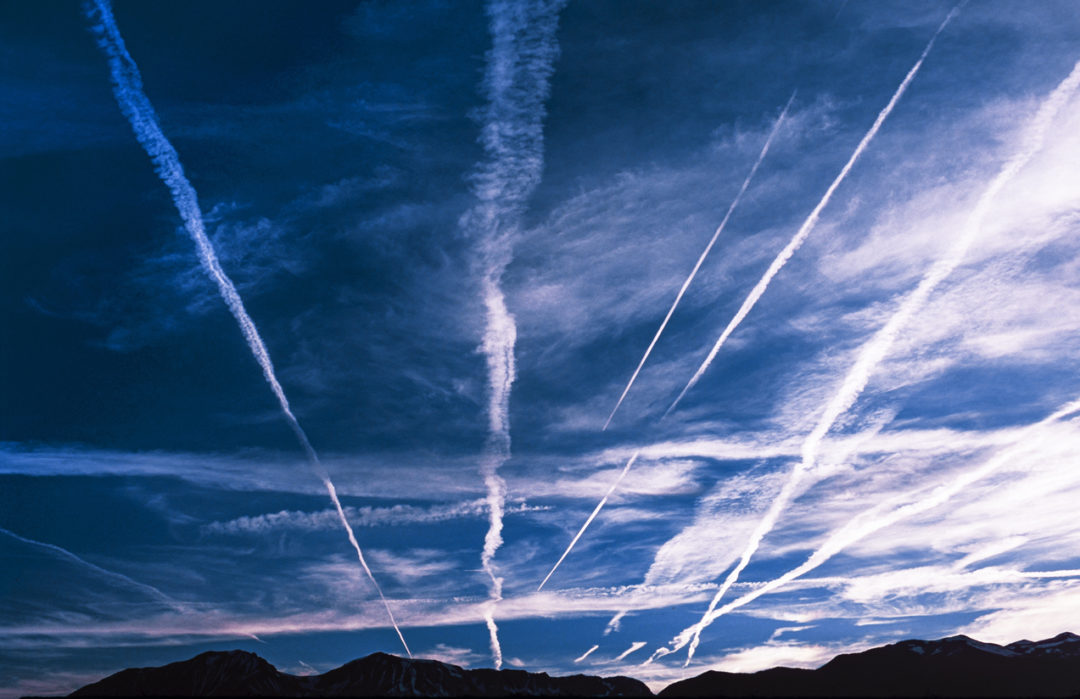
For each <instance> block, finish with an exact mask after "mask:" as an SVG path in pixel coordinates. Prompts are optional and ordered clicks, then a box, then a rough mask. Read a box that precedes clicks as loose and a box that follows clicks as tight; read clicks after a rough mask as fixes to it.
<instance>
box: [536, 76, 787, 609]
mask: <svg viewBox="0 0 1080 699" xmlns="http://www.w3.org/2000/svg"><path fill="white" fill-rule="evenodd" d="M796 92H798V90H796V91H793V92H792V93H791V97H789V98H788V101H787V104H785V105H784V109H783V111H782V112H780V116H779V117H778V118H777V119H776V123H775V124H773V128H772V131H770V132H769V136H768V138H766V139H765V145H764V146H763V147H762V148H761V153H760V154H759V155H758V158H757V160H756V161H755V162H754V166H753V167H751V168H750V174H748V175H747V176H746V179H745V180H743V183H742V187H741V188H740V189H739V192H738V193H737V194H736V195H735V198H734V199H733V200H732V202H731V205H730V206H729V207H728V210H727V213H726V214H724V219H723V220H722V221H721V222H720V225H719V226H718V227H717V228H716V232H715V233H713V237H712V239H711V240H710V241H709V244H708V245H706V246H705V250H704V251H702V253H701V256H700V257H698V260H697V264H695V265H694V269H692V270H691V271H690V276H689V277H687V278H686V281H685V282H683V285H682V288H681V289H679V293H678V294H677V295H676V296H675V302H674V303H672V304H671V308H669V309H668V312H667V315H666V316H665V317H664V320H663V322H662V323H660V328H659V329H658V330H657V331H656V335H654V336H653V339H652V342H650V343H649V347H648V349H646V350H645V355H644V356H643V357H642V358H641V361H640V362H638V365H637V369H635V370H634V374H633V376H631V377H630V381H629V383H627V384H626V388H624V389H623V392H622V395H621V396H619V400H618V402H617V403H615V408H614V409H613V410H612V411H611V415H608V419H607V422H605V423H604V430H606V429H607V428H608V425H610V424H611V419H612V418H613V417H615V411H617V410H618V409H619V406H620V405H622V402H623V399H624V398H626V394H627V393H628V392H629V391H630V387H631V386H633V385H634V380H635V379H637V375H638V373H639V372H640V371H641V367H643V366H644V365H645V360H646V359H648V358H649V354H650V353H651V352H652V350H653V347H654V346H655V345H656V341H657V340H659V339H660V334H661V333H663V332H664V328H665V327H667V324H668V321H669V320H670V319H671V315H672V314H673V313H674V312H675V307H676V306H678V305H679V301H680V300H682V297H683V294H685V293H686V289H687V288H688V287H689V286H690V282H692V281H693V280H694V277H695V276H696V275H697V272H698V269H699V268H700V267H701V264H702V263H703V262H704V261H705V258H706V257H707V256H708V254H709V251H710V250H712V247H713V245H714V244H715V243H716V240H717V238H719V237H720V234H721V233H722V232H723V231H724V227H725V226H727V222H728V219H729V218H731V214H732V213H733V212H734V211H735V208H736V207H737V206H738V205H739V201H740V200H741V199H742V196H743V194H744V193H745V192H746V188H747V187H749V186H750V180H752V179H753V178H754V173H756V172H757V170H758V168H759V167H760V166H761V163H762V161H764V160H765V156H766V155H767V154H768V152H769V146H770V145H771V144H772V142H773V139H774V138H775V137H776V134H777V132H779V130H780V126H781V125H782V124H783V123H784V118H785V117H786V116H787V113H788V110H789V109H791V104H792V102H794V101H795V94H796ZM601 431H603V430H601ZM640 453H641V450H640V449H639V450H638V451H637V452H635V453H634V455H633V456H631V457H630V460H629V461H628V462H627V463H626V466H625V467H624V468H623V470H622V473H620V474H619V477H618V478H617V479H616V480H615V483H613V484H612V486H611V488H609V489H608V491H607V493H605V494H604V497H603V498H601V499H600V502H599V503H598V504H597V505H596V508H595V509H594V510H593V511H592V514H590V515H589V517H588V519H586V520H585V524H583V525H581V529H580V530H579V531H578V533H577V536H575V537H574V538H573V539H572V540H571V541H570V545H569V546H567V547H566V550H565V551H563V554H562V556H560V557H559V560H558V561H556V562H555V565H554V566H552V568H551V570H550V571H549V572H548V574H547V576H546V577H545V578H544V580H543V582H541V583H540V587H538V588H536V591H537V592H539V591H540V590H541V589H543V587H544V584H545V583H547V581H548V578H550V577H551V575H552V573H554V572H555V570H556V569H557V568H558V567H559V565H561V564H562V562H563V559H565V558H566V556H567V555H569V553H570V551H571V549H573V548H574V544H576V543H577V541H578V539H580V538H581V535H582V534H584V533H585V530H586V529H588V527H589V525H590V524H591V523H592V521H593V520H594V519H595V518H596V515H598V514H600V510H602V509H603V508H604V505H605V504H606V503H607V500H608V498H609V497H611V494H612V493H614V492H615V489H616V488H617V487H618V486H619V483H621V482H622V480H623V478H625V477H626V474H627V472H628V471H629V470H630V467H631V466H632V465H633V464H634V461H635V460H636V459H637V457H638V454H640ZM609 628H610V625H609Z"/></svg>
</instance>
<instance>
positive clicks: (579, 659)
mask: <svg viewBox="0 0 1080 699" xmlns="http://www.w3.org/2000/svg"><path fill="white" fill-rule="evenodd" d="M599 647H600V646H599V645H595V646H593V647H592V648H590V649H589V650H587V651H585V652H584V653H582V654H581V655H579V656H578V657H576V658H574V662H575V663H580V662H581V661H582V660H584V659H585V658H587V657H589V656H590V655H592V653H593V651H594V650H596V649H597V648H599Z"/></svg>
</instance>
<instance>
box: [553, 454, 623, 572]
mask: <svg viewBox="0 0 1080 699" xmlns="http://www.w3.org/2000/svg"><path fill="white" fill-rule="evenodd" d="M640 453H641V450H640V449H638V450H637V451H635V452H634V455H633V456H631V457H630V460H629V461H627V462H626V465H625V466H623V470H622V472H621V473H619V477H618V478H616V479H615V482H614V483H612V484H611V487H610V488H608V491H607V492H606V493H604V497H602V498H600V502H598V503H597V504H596V508H595V509H593V511H592V514H591V515H589V517H588V519H586V520H585V524H582V525H581V529H579V530H578V533H577V534H576V535H575V536H574V538H573V539H571V540H570V545H569V546H567V547H566V550H565V551H563V555H561V556H559V560H557V561H555V565H554V566H552V567H551V570H550V571H548V574H547V575H546V576H544V579H543V581H541V583H540V586H539V587H537V588H536V591H537V592H540V590H542V589H544V584H545V583H547V581H548V578H550V577H551V575H552V573H554V572H555V571H556V569H558V567H559V565H560V564H561V563H562V562H563V559H564V558H566V557H567V556H568V555H569V554H570V550H571V549H573V548H574V544H576V543H577V541H578V539H580V538H581V535H582V534H584V533H585V530H586V529H588V528H589V525H590V524H592V521H593V520H594V519H596V515H598V514H600V510H602V509H604V505H605V504H606V503H607V501H608V498H610V497H611V494H612V493H614V492H615V489H616V488H618V487H619V484H620V483H622V480H623V478H626V474H627V473H629V472H630V467H631V466H633V465H634V462H635V461H637V458H638V454H640Z"/></svg>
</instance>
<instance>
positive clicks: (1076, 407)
mask: <svg viewBox="0 0 1080 699" xmlns="http://www.w3.org/2000/svg"><path fill="white" fill-rule="evenodd" d="M1077 411H1080V400H1074V401H1072V402H1071V403H1068V404H1067V405H1065V406H1064V407H1062V408H1061V409H1060V410H1058V411H1056V412H1055V413H1053V414H1052V415H1050V416H1049V417H1046V418H1044V419H1043V420H1040V421H1039V422H1037V423H1035V424H1033V425H1029V426H1028V427H1027V428H1026V429H1025V430H1024V431H1023V432H1022V433H1021V435H1020V437H1019V439H1018V441H1017V442H1016V443H1014V444H1013V445H1012V446H1011V447H1009V448H1007V449H1005V450H1003V451H1001V452H999V453H998V454H997V455H996V456H994V457H993V458H991V459H990V460H989V461H987V462H986V463H984V464H983V465H982V466H979V467H977V468H975V469H972V470H971V471H968V472H967V473H964V474H961V475H960V476H958V477H957V478H955V479H953V481H952V482H950V483H948V484H946V485H941V486H939V487H937V488H935V489H934V490H933V491H931V492H930V493H929V494H928V495H926V496H925V497H923V498H922V499H920V500H916V501H915V502H909V503H908V504H906V505H902V506H900V507H897V508H895V509H893V510H892V511H890V512H888V513H885V514H882V510H883V508H882V507H881V506H880V505H879V506H875V507H872V508H870V509H869V510H866V511H865V512H863V513H861V514H859V515H857V516H855V517H854V518H852V519H851V520H850V521H849V522H848V523H847V524H845V525H844V526H842V527H840V529H838V530H836V531H835V532H834V533H833V534H832V535H830V536H829V538H828V539H827V540H826V541H825V543H824V544H822V545H821V546H820V547H819V548H818V549H817V550H816V551H814V553H813V554H811V555H810V557H809V558H808V559H807V560H806V561H805V562H804V563H803V564H802V565H799V566H797V567H795V568H793V569H791V570H789V571H788V572H787V573H784V574H783V575H781V576H780V577H778V578H775V579H773V580H770V581H769V582H767V583H765V584H764V585H761V586H760V587H755V588H754V589H753V590H751V591H750V592H748V593H746V594H745V595H743V596H742V597H739V598H738V599H736V600H734V601H732V602H728V603H727V604H725V605H724V606H723V607H720V608H719V609H715V610H710V612H709V614H708V615H707V616H706V618H705V619H703V621H704V622H705V625H708V624H711V623H712V622H714V621H716V619H718V618H720V617H721V616H723V615H724V614H727V613H728V612H731V611H733V610H735V609H738V608H739V607H742V606H745V605H747V604H749V603H750V602H753V601H754V600H756V599H757V598H758V597H761V596H762V595H766V594H768V593H770V592H773V591H775V590H778V589H779V588H781V587H783V586H784V585H786V584H788V583H789V582H791V581H793V580H795V579H797V578H799V577H801V576H803V575H805V574H807V573H809V572H810V571H812V570H814V569H815V568H817V567H818V566H820V565H821V564H823V563H825V562H826V561H828V560H829V559H830V558H832V557H833V556H835V555H836V554H837V553H840V552H841V551H843V550H844V549H845V548H847V547H848V546H851V545H852V544H855V543H857V542H859V541H861V540H862V539H864V538H866V537H867V536H870V535H871V534H874V533H876V532H878V531H880V530H882V529H884V528H885V527H889V526H892V525H893V524H896V523H898V522H902V521H903V520H905V519H909V518H911V517H914V516H916V515H920V514H922V513H924V512H927V511H929V510H931V509H933V508H935V507H938V506H940V505H943V504H944V503H946V502H948V501H949V500H950V499H951V498H952V497H954V496H955V495H957V494H958V493H960V492H962V491H963V490H964V489H965V488H967V487H968V486H970V485H971V484H973V483H975V482H977V481H979V480H982V479H983V478H987V477H988V476H991V475H993V474H994V473H995V472H996V471H998V470H1000V469H1001V468H1002V467H1003V466H1006V465H1008V464H1009V463H1011V462H1012V460H1013V459H1014V458H1015V457H1016V455H1017V453H1018V452H1020V451H1022V450H1023V448H1024V447H1025V446H1026V445H1027V444H1028V443H1029V442H1030V441H1032V440H1036V439H1040V435H1039V432H1040V431H1041V430H1042V429H1043V428H1045V427H1047V426H1048V425H1050V424H1052V423H1055V422H1057V421H1058V420H1061V419H1062V418H1064V417H1067V416H1068V415H1070V414H1072V413H1075V412H1077ZM699 625H700V624H695V625H694V626H691V627H689V628H686V629H683V631H682V632H681V633H680V634H679V635H678V636H676V637H675V639H674V640H672V642H671V645H672V647H671V648H660V649H659V650H657V651H656V652H655V653H653V655H652V657H650V658H649V660H647V661H646V663H649V662H652V661H653V660H655V659H656V658H659V657H663V656H665V655H668V654H669V653H674V652H675V651H677V650H679V649H680V648H682V647H683V646H685V645H686V644H687V643H692V642H693V639H694V638H696V636H697V634H698V633H699V631H698V626H699Z"/></svg>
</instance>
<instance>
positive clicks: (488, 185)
mask: <svg viewBox="0 0 1080 699" xmlns="http://www.w3.org/2000/svg"><path fill="white" fill-rule="evenodd" d="M562 5H563V0H529V1H527V2H518V3H515V2H511V1H510V0H492V2H490V3H489V4H488V7H487V14H488V19H489V21H490V30H491V34H492V48H491V50H490V51H489V52H488V55H487V67H486V69H485V72H484V89H485V92H486V94H487V98H488V102H487V106H486V108H485V110H484V124H483V129H482V132H481V136H480V142H481V144H482V145H483V147H484V151H485V154H486V156H487V160H486V162H485V163H483V164H482V165H481V166H480V167H479V168H478V171H477V172H476V173H475V175H474V177H473V191H474V194H475V195H476V197H477V199H478V200H479V203H478V204H477V205H476V206H475V207H473V209H472V210H471V211H469V212H468V213H467V214H466V215H465V216H464V217H463V218H462V222H461V224H462V227H463V228H464V229H465V230H466V231H467V233H468V234H469V235H470V236H472V237H474V238H475V239H476V240H477V241H478V248H479V253H480V254H479V260H478V263H479V267H480V276H481V289H482V293H483V299H484V309H485V329H484V341H483V344H482V345H481V349H482V351H483V353H484V355H485V357H486V359H487V368H488V406H487V412H488V442H487V446H486V448H485V454H484V456H483V459H482V461H481V465H480V470H481V474H482V475H483V478H484V486H485V488H486V489H487V504H488V531H487V534H486V535H485V536H484V548H483V552H482V553H481V555H480V564H481V567H482V568H483V570H484V572H485V573H486V574H487V576H488V579H489V583H488V592H489V602H488V604H487V606H486V609H485V611H484V622H485V623H486V624H487V628H488V633H489V635H490V637H491V654H492V656H493V658H494V661H495V667H496V669H498V668H500V667H502V647H501V646H500V644H499V627H498V626H497V625H496V623H495V607H496V605H497V604H498V603H499V601H500V600H501V599H502V589H503V579H502V577H501V576H499V575H498V572H497V570H496V568H495V564H494V560H495V552H496V551H497V550H498V549H499V547H500V546H501V545H502V526H503V525H502V518H503V509H504V506H505V502H506V483H505V482H504V481H503V479H502V477H500V476H499V472H498V471H499V467H500V466H501V465H502V464H503V463H505V462H506V460H507V459H509V458H510V391H511V388H512V387H513V383H514V377H515V368H514V343H515V342H516V340H517V326H516V324H515V322H514V316H513V315H512V314H511V313H510V311H509V310H508V309H507V307H506V298H505V296H504V294H503V291H502V288H501V286H500V282H501V280H502V275H503V272H504V271H505V270H506V267H507V265H508V264H509V263H510V259H511V254H512V251H511V238H512V235H513V233H514V231H515V230H516V229H517V227H518V226H519V224H520V219H521V214H522V212H523V211H524V208H525V204H526V201H527V200H528V197H529V195H530V194H531V193H532V191H533V190H534V189H535V188H536V185H537V184H538V183H539V181H540V174H541V170H542V167H543V145H544V131H543V119H544V115H545V109H544V103H545V101H546V100H547V96H548V92H549V91H550V87H549V81H550V78H551V74H552V72H553V70H554V61H555V58H556V56H557V55H558V52H559V48H558V44H557V42H556V38H555V30H556V28H557V27H558V20H559V10H560V9H561V8H562Z"/></svg>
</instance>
